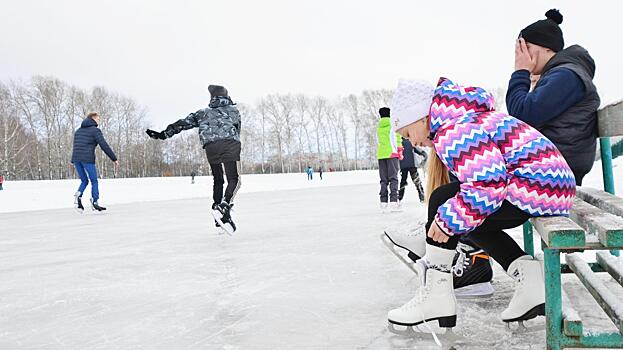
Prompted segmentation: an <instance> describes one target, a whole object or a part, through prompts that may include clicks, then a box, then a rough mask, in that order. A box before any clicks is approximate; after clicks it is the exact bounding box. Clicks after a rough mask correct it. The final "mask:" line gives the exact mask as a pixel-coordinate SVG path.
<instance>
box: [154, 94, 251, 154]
mask: <svg viewBox="0 0 623 350" xmlns="http://www.w3.org/2000/svg"><path fill="white" fill-rule="evenodd" d="M240 124H241V121H240V112H239V111H238V108H236V107H235V106H234V103H233V102H232V100H231V98H229V97H215V98H213V99H212V100H211V101H210V105H209V107H208V108H205V109H200V110H198V111H197V112H195V113H191V114H189V115H188V116H187V117H186V118H184V119H180V120H178V121H176V122H175V123H173V124H170V125H169V126H167V128H166V129H165V130H164V134H165V135H166V136H167V138H169V137H172V136H173V135H175V134H178V133H180V132H181V131H183V130H189V129H192V128H199V139H200V140H201V143H202V144H203V145H204V146H205V145H207V144H208V143H211V142H216V141H221V140H234V141H238V142H240Z"/></svg>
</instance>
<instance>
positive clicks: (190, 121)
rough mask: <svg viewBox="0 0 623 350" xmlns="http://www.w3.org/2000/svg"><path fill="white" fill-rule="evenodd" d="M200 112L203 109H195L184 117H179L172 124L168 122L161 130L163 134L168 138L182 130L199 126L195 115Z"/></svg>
mask: <svg viewBox="0 0 623 350" xmlns="http://www.w3.org/2000/svg"><path fill="white" fill-rule="evenodd" d="M200 113H203V110H200V111H197V112H195V113H190V114H189V115H188V116H187V117H186V118H184V119H180V120H178V121H176V122H175V123H173V124H169V125H168V126H167V128H166V129H165V130H164V131H163V133H164V135H165V136H166V137H167V138H170V137H173V135H175V134H179V133H180V132H182V131H184V130H189V129H192V128H196V127H199V121H198V118H197V117H198V115H199V114H200Z"/></svg>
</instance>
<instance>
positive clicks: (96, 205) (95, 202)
mask: <svg viewBox="0 0 623 350" xmlns="http://www.w3.org/2000/svg"><path fill="white" fill-rule="evenodd" d="M91 208H93V210H96V211H104V210H106V208H105V207H102V206H100V205H99V204H97V201H94V200H93V198H91Z"/></svg>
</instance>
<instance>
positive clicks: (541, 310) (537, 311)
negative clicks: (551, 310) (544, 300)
mask: <svg viewBox="0 0 623 350" xmlns="http://www.w3.org/2000/svg"><path fill="white" fill-rule="evenodd" d="M538 316H545V304H540V305H537V306H535V307H533V308H532V309H530V310H529V311H528V312H526V313H525V314H524V315H523V316H520V317H518V318H516V319H512V320H502V321H503V322H504V323H506V329H507V330H509V331H511V332H512V333H529V332H534V331H540V330H544V329H545V325H544V324H541V325H536V326H532V327H526V325H525V322H526V321H529V320H532V319H535V318H537V317H538ZM515 322H517V324H518V325H517V328H515V329H513V328H511V324H512V323H515Z"/></svg>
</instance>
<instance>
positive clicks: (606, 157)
mask: <svg viewBox="0 0 623 350" xmlns="http://www.w3.org/2000/svg"><path fill="white" fill-rule="evenodd" d="M599 148H600V149H601V171H602V173H603V178H604V191H606V192H608V193H611V194H615V190H614V174H613V170H612V146H611V145H610V138H609V137H602V138H600V139H599ZM610 253H612V255H614V256H619V254H620V253H619V251H618V250H611V251H610Z"/></svg>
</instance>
